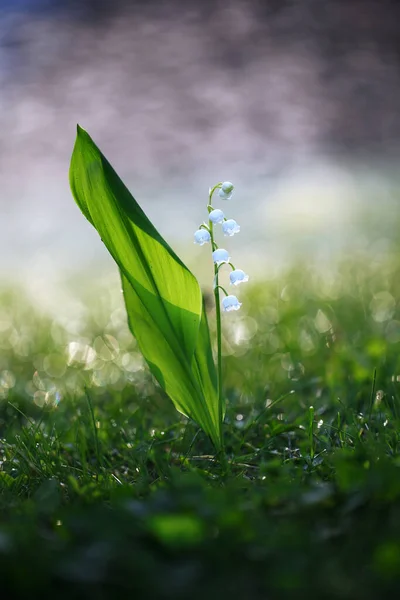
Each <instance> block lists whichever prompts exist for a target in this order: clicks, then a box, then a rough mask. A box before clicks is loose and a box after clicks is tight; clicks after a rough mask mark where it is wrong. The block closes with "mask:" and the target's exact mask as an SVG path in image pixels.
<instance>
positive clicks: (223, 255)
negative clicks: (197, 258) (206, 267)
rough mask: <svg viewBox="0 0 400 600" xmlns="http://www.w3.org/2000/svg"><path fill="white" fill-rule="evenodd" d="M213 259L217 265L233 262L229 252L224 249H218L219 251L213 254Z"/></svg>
mask: <svg viewBox="0 0 400 600" xmlns="http://www.w3.org/2000/svg"><path fill="white" fill-rule="evenodd" d="M212 257H213V261H214V262H215V264H216V265H221V264H222V263H228V262H229V261H230V260H231V257H230V256H229V253H228V251H227V250H224V249H223V248H218V249H217V250H214V252H213V253H212Z"/></svg>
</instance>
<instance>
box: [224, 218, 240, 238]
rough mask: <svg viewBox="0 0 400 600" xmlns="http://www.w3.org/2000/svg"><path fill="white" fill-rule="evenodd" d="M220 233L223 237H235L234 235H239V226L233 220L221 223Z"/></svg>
mask: <svg viewBox="0 0 400 600" xmlns="http://www.w3.org/2000/svg"><path fill="white" fill-rule="evenodd" d="M222 231H223V232H224V235H229V236H232V235H235V233H239V231H240V225H238V224H237V223H236V221H235V219H228V220H227V221H224V222H223V223H222Z"/></svg>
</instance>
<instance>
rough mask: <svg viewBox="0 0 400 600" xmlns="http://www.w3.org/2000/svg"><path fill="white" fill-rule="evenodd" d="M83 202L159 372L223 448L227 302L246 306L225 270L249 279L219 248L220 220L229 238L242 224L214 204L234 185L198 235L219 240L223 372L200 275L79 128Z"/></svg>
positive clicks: (182, 407) (75, 174)
mask: <svg viewBox="0 0 400 600" xmlns="http://www.w3.org/2000/svg"><path fill="white" fill-rule="evenodd" d="M70 185H71V190H72V193H73V196H74V198H75V201H76V203H77V204H78V206H79V208H80V209H81V211H82V213H83V214H84V216H85V217H86V218H87V219H88V221H89V222H90V223H91V224H92V225H93V227H95V229H96V230H97V232H98V233H99V235H100V238H101V240H102V241H103V243H104V244H105V246H106V247H107V249H108V251H109V252H110V254H111V255H112V257H113V258H114V260H115V262H116V263H117V265H118V268H119V271H120V275H121V281H122V289H123V293H124V300H125V306H126V310H127V315H128V323H129V327H130V329H131V331H132V334H133V335H134V337H135V338H136V341H137V344H138V346H139V349H140V351H141V352H142V354H143V356H144V358H145V360H146V362H147V364H148V366H149V368H150V371H151V373H152V374H153V375H154V377H155V378H156V379H157V381H158V383H159V384H160V386H161V387H162V388H163V389H164V390H165V392H166V393H167V395H168V396H169V397H170V398H171V400H172V402H173V403H174V405H175V407H176V408H177V410H178V411H180V412H181V413H183V414H184V415H186V416H187V417H189V418H191V419H193V420H194V421H196V423H197V424H198V425H199V426H200V427H201V428H202V429H203V430H204V431H205V432H206V434H207V435H209V437H210V438H211V440H212V442H213V444H214V446H215V448H216V449H217V450H221V449H222V446H223V437H222V421H223V417H224V412H225V402H224V398H223V394H222V379H221V303H220V292H223V293H224V295H225V297H224V298H223V300H222V308H223V310H224V311H231V310H238V309H239V308H240V306H241V304H240V302H239V300H238V299H237V298H236V296H234V295H230V294H228V293H227V292H226V291H225V289H224V288H223V287H221V286H220V285H219V271H220V268H221V266H222V265H225V264H226V263H228V264H229V265H230V267H231V269H232V271H231V273H230V283H231V284H232V285H235V286H236V285H238V284H239V283H242V282H244V281H247V279H248V277H247V275H246V274H245V273H244V272H243V271H242V270H240V269H235V268H234V266H233V264H232V263H231V259H230V257H229V254H228V252H227V251H226V250H224V249H222V248H218V246H217V243H216V241H215V231H214V226H219V225H220V226H221V228H222V232H223V234H224V235H226V236H233V235H234V234H236V233H238V231H239V230H240V227H239V226H238V224H237V223H236V221H234V220H233V219H226V218H225V215H224V214H223V212H222V210H220V209H218V208H214V207H213V206H212V197H213V194H214V192H215V191H216V190H217V189H218V196H219V198H221V200H229V199H230V198H231V197H232V193H233V185H232V184H231V183H229V182H225V183H218V184H217V185H216V186H214V187H213V188H212V189H210V191H209V199H208V223H203V224H202V225H201V226H200V228H199V230H198V231H196V233H195V242H196V243H198V244H200V245H203V244H205V243H207V242H211V246H212V256H213V261H214V295H215V300H216V319H217V345H218V352H217V354H218V371H217V369H216V367H215V364H214V361H213V353H212V347H211V340H210V333H209V328H208V322H207V315H206V311H205V307H204V300H203V297H202V293H201V290H200V286H199V283H198V281H197V280H196V278H195V277H194V275H193V274H192V273H191V272H190V271H189V269H188V268H187V267H186V266H185V265H184V264H183V262H182V261H181V260H180V259H179V258H178V256H177V255H176V254H175V252H174V251H173V250H172V248H171V247H170V246H169V245H168V244H167V242H166V241H165V240H164V239H163V238H162V237H161V235H160V234H159V233H158V231H157V229H156V228H155V227H154V226H153V225H152V223H151V222H150V221H149V219H148V218H147V217H146V215H145V214H144V212H143V211H142V209H141V208H140V206H139V205H138V203H137V202H136V200H135V199H134V198H133V196H132V195H131V193H130V192H129V190H128V189H127V188H126V186H125V185H124V184H123V182H122V181H121V179H120V178H119V177H118V175H117V174H116V172H115V171H114V169H113V168H112V166H111V165H110V163H109V162H108V161H107V159H106V158H105V156H104V155H103V154H102V153H101V151H100V150H99V149H98V147H97V146H96V145H95V143H94V142H93V140H92V139H91V138H90V136H89V135H88V134H87V133H86V131H84V130H83V129H82V128H81V127H79V126H78V133H77V138H76V142H75V147H74V151H73V154H72V158H71V166H70Z"/></svg>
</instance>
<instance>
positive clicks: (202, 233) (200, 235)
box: [194, 229, 211, 246]
mask: <svg viewBox="0 0 400 600" xmlns="http://www.w3.org/2000/svg"><path fill="white" fill-rule="evenodd" d="M210 240H211V236H210V234H209V232H208V231H207V229H198V230H197V231H196V232H195V234H194V243H195V244H199V246H202V245H203V244H207V242H209V241H210Z"/></svg>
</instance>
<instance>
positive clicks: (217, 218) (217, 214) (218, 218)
mask: <svg viewBox="0 0 400 600" xmlns="http://www.w3.org/2000/svg"><path fill="white" fill-rule="evenodd" d="M208 218H209V219H210V221H211V223H214V224H215V223H222V221H223V220H224V219H225V215H224V213H223V212H222V210H220V209H219V208H215V209H214V210H212V211H211V212H210V214H209V215H208Z"/></svg>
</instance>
